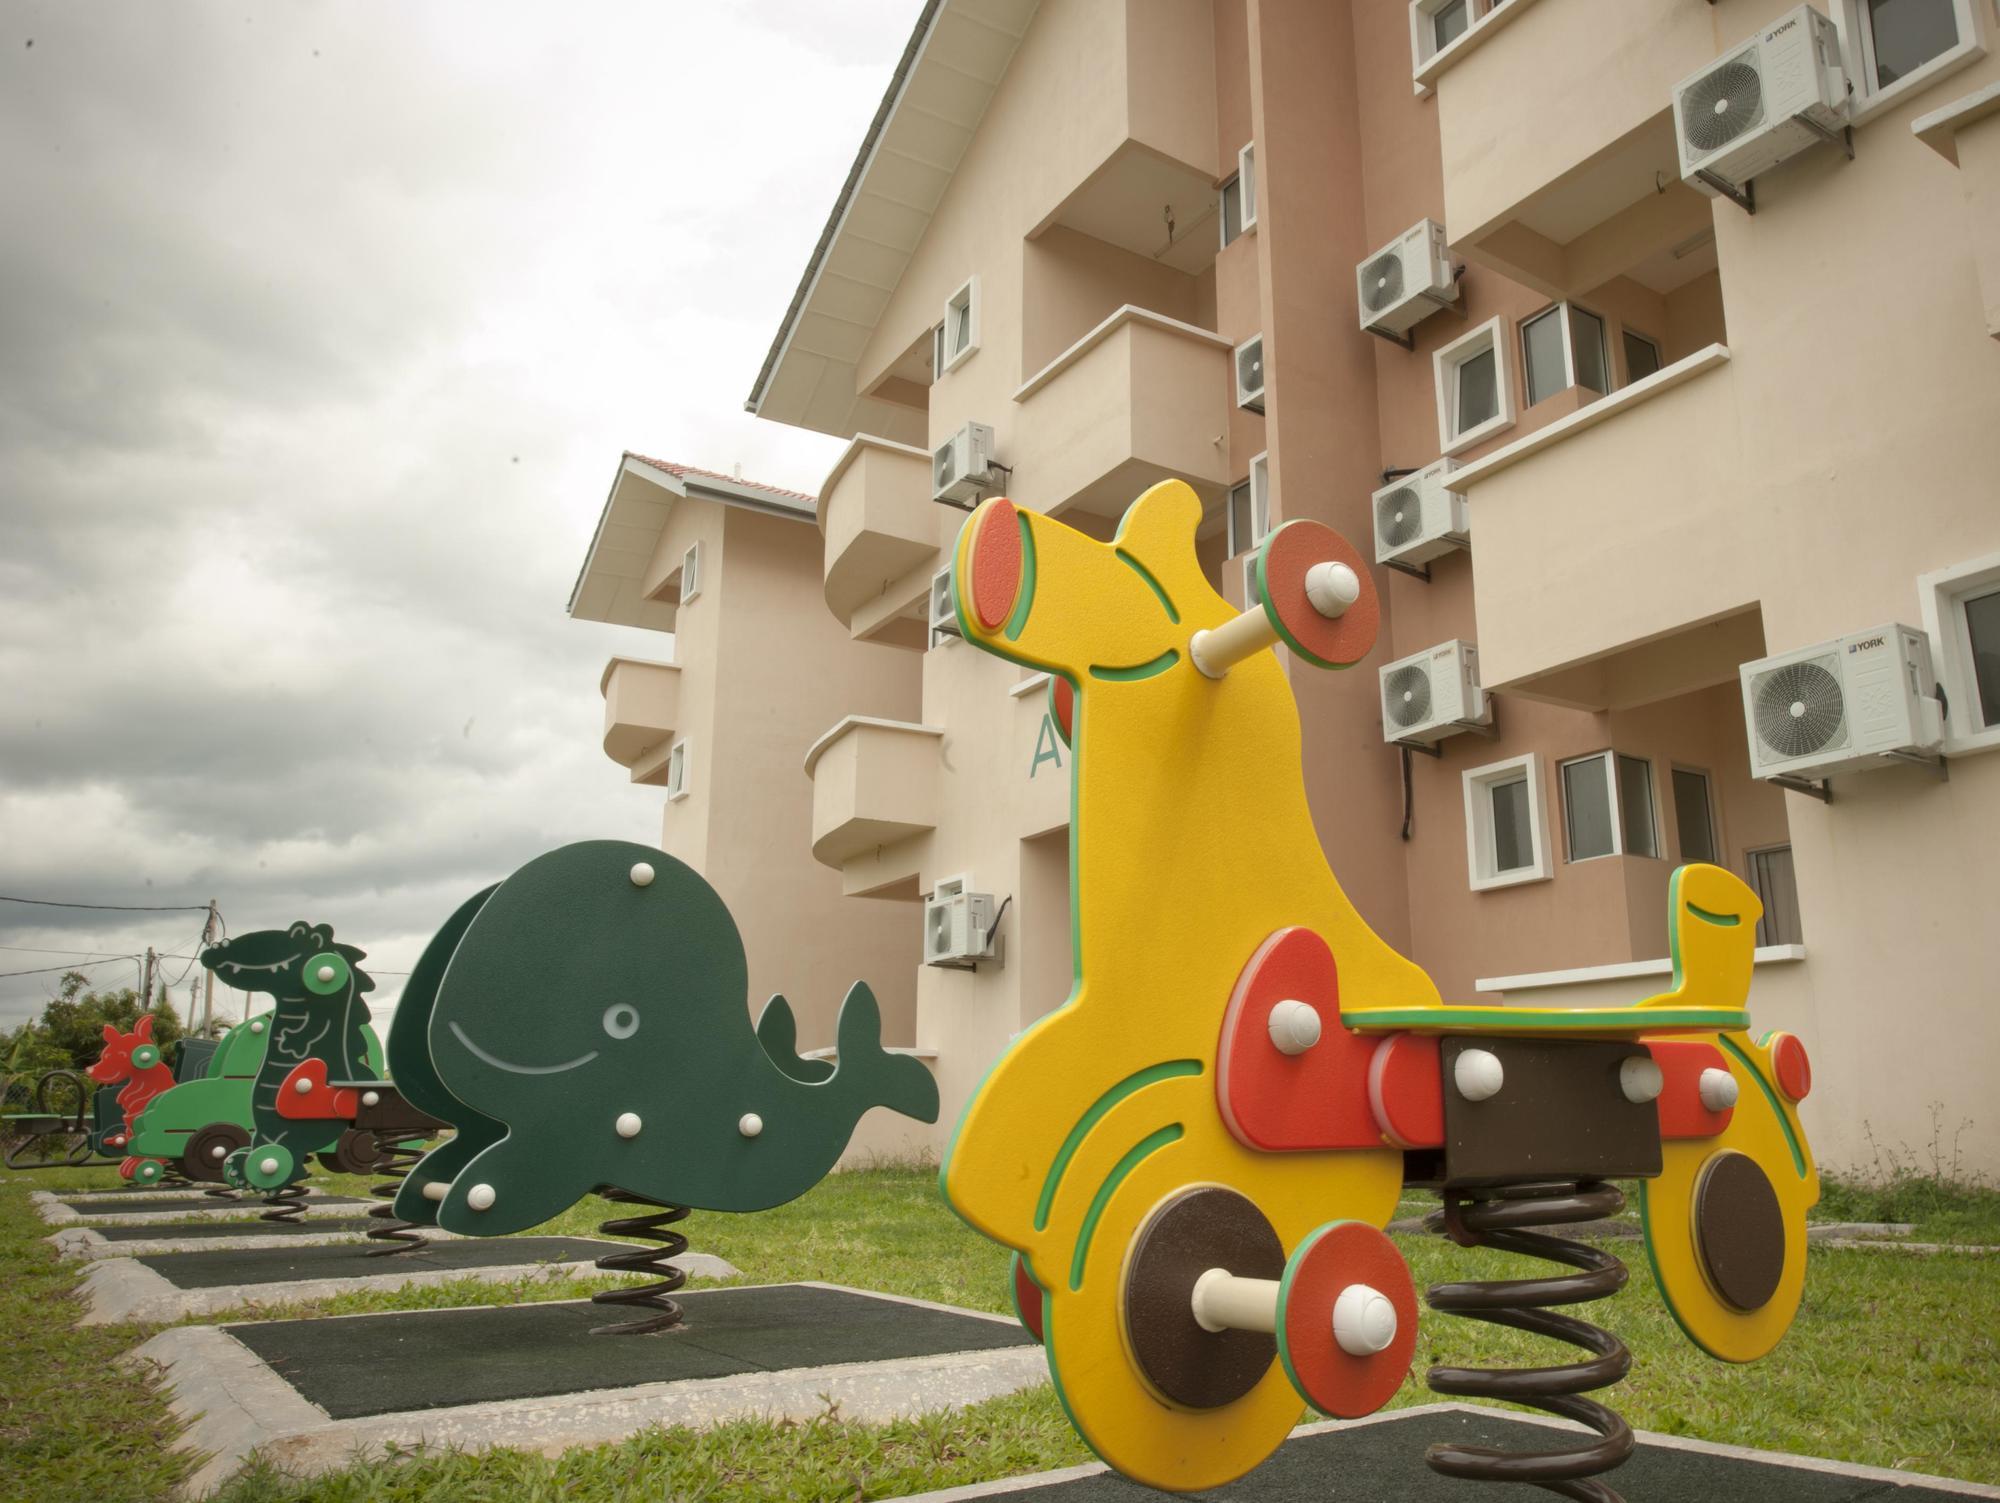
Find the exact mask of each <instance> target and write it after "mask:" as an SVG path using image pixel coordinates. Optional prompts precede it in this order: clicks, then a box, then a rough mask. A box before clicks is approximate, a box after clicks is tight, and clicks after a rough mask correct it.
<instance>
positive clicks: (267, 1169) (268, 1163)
mask: <svg viewBox="0 0 2000 1503" xmlns="http://www.w3.org/2000/svg"><path fill="white" fill-rule="evenodd" d="M257 1172H258V1173H259V1174H276V1173H277V1172H278V1161H277V1160H276V1159H262V1160H260V1161H259V1162H258V1164H257Z"/></svg>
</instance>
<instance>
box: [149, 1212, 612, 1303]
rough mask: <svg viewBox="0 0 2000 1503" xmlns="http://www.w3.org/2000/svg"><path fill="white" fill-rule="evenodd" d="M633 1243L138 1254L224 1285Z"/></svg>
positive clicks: (497, 1260)
mask: <svg viewBox="0 0 2000 1503" xmlns="http://www.w3.org/2000/svg"><path fill="white" fill-rule="evenodd" d="M321 1224H322V1225H324V1224H325V1223H323V1222H322V1223H321ZM308 1225H310V1223H308ZM392 1245H393V1244H392ZM632 1246H633V1244H632V1243H630V1242H598V1241H595V1240H593V1239H591V1238H588V1237H465V1238H460V1239H457V1240H454V1241H446V1242H433V1243H431V1244H430V1246H428V1247H417V1248H411V1249H410V1250H409V1251H408V1252H399V1253H390V1254H388V1255H387V1256H384V1257H370V1256H369V1254H370V1253H371V1252H373V1251H374V1250H375V1244H373V1243H359V1242H335V1243H329V1244H327V1245H325V1246H321V1247H222V1248H217V1249H215V1251H213V1252H170V1253H151V1254H148V1255H147V1256H145V1257H142V1258H140V1259H138V1262H139V1263H140V1264H142V1265H143V1266H145V1267H147V1268H150V1269H152V1270H153V1272H155V1273H157V1274H158V1275H159V1276H160V1277H161V1278H163V1279H165V1280H166V1281H167V1282H168V1283H169V1284H172V1285H173V1286H174V1287H175V1288H176V1289H222V1288H226V1287H228V1286H230V1285H233V1284H289V1283H293V1282H294V1281H296V1280H298V1279H368V1278H374V1277H376V1276H378V1275H380V1274H391V1273H409V1272H414V1271H418V1270H422V1271H424V1272H429V1273H437V1272H441V1271H443V1270H446V1269H452V1268H464V1269H473V1268H510V1267H526V1268H533V1267H534V1266H535V1265H537V1264H540V1263H591V1262H595V1261H596V1260H597V1259H599V1258H601V1257H603V1256H604V1255H605V1254H606V1253H614V1252H630V1251H631V1250H632Z"/></svg>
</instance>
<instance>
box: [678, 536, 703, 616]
mask: <svg viewBox="0 0 2000 1503" xmlns="http://www.w3.org/2000/svg"><path fill="white" fill-rule="evenodd" d="M700 593H701V544H699V543H690V544H688V551H687V552H686V553H684V554H682V555H681V604H682V605H686V604H687V603H688V602H689V601H690V600H692V599H694V597H695V596H697V595H699V594H700Z"/></svg>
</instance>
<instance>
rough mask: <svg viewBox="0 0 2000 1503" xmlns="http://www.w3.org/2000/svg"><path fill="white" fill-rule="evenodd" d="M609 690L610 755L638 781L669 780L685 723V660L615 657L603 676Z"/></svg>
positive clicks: (606, 719) (603, 688)
mask: <svg viewBox="0 0 2000 1503" xmlns="http://www.w3.org/2000/svg"><path fill="white" fill-rule="evenodd" d="M598 688H599V689H600V690H601V691H602V693H603V695H604V755H605V756H607V757H609V758H610V759H611V760H612V761H614V762H616V763H617V764H618V765H619V766H620V767H625V768H629V769H631V773H632V781H633V782H635V783H663V782H665V781H666V777H667V753H668V751H669V750H671V749H672V747H673V742H674V732H675V731H676V730H677V729H679V727H680V712H681V665H680V664H678V663H654V662H648V661H647V660H646V659H644V658H613V659H612V660H611V661H610V662H609V663H606V664H605V665H604V676H603V677H602V678H601V679H599V680H598Z"/></svg>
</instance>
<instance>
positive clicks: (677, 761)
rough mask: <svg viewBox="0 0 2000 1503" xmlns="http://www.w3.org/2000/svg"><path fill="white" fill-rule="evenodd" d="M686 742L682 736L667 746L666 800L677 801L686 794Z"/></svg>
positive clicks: (669, 801)
mask: <svg viewBox="0 0 2000 1503" xmlns="http://www.w3.org/2000/svg"><path fill="white" fill-rule="evenodd" d="M687 773H688V744H687V738H686V737H682V738H681V739H680V740H679V741H676V742H675V743H674V744H673V745H672V746H670V747H668V748H667V802H668V803H670V804H672V803H678V802H679V801H680V800H682V799H684V798H686V797H687V796H688V775H687Z"/></svg>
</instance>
